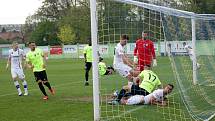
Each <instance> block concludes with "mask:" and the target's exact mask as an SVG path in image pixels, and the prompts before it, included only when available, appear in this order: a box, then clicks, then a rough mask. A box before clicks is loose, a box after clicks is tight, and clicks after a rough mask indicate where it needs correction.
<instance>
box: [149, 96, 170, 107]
mask: <svg viewBox="0 0 215 121" xmlns="http://www.w3.org/2000/svg"><path fill="white" fill-rule="evenodd" d="M150 104H151V105H159V106H166V105H167V103H166V101H164V100H162V101H161V102H159V101H156V98H155V97H154V96H152V97H151V98H150Z"/></svg>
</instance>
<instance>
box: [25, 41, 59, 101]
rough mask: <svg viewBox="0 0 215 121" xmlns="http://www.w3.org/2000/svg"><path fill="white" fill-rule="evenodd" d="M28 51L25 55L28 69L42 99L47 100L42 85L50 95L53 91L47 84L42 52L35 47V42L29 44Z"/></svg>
mask: <svg viewBox="0 0 215 121" xmlns="http://www.w3.org/2000/svg"><path fill="white" fill-rule="evenodd" d="M29 48H30V51H29V52H28V53H27V54H26V62H27V64H28V67H29V68H31V69H32V70H33V72H34V76H35V79H36V82H37V83H38V86H39V88H40V90H41V92H42V93H43V94H44V97H43V99H44V100H47V99H48V95H47V93H46V91H45V88H44V86H43V85H45V86H47V87H48V88H49V91H50V92H51V94H53V95H54V93H55V92H54V89H53V88H52V87H51V85H50V83H49V82H48V78H47V74H46V69H45V67H46V64H45V60H46V58H45V56H44V53H43V50H41V49H40V48H37V47H36V44H35V42H30V43H29Z"/></svg>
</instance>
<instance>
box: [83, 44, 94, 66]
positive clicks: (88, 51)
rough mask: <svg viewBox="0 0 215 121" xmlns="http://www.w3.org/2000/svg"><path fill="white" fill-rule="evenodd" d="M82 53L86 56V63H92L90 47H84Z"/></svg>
mask: <svg viewBox="0 0 215 121" xmlns="http://www.w3.org/2000/svg"><path fill="white" fill-rule="evenodd" d="M83 53H84V54H86V59H87V60H86V61H87V62H92V61H93V57H92V56H93V55H92V46H89V45H87V46H85V47H84V52H83Z"/></svg>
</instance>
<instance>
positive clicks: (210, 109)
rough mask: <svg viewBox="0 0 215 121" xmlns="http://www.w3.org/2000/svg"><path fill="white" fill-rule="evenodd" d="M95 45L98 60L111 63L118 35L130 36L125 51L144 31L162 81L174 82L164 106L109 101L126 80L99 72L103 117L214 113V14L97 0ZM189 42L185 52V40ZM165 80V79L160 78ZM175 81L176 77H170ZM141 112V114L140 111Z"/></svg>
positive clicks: (195, 116)
mask: <svg viewBox="0 0 215 121" xmlns="http://www.w3.org/2000/svg"><path fill="white" fill-rule="evenodd" d="M97 18H98V21H97V22H98V23H97V26H98V44H99V48H98V49H99V51H100V52H101V53H100V56H101V57H102V58H103V60H102V61H104V62H106V64H107V65H112V64H113V63H112V62H113V55H114V48H115V46H116V45H117V43H119V41H120V36H121V35H122V34H126V35H128V36H129V38H130V39H129V40H128V43H127V45H126V46H125V50H126V54H127V55H128V57H129V58H130V59H131V60H133V51H134V47H135V42H136V40H137V39H140V38H142V32H149V33H150V34H149V35H148V36H149V38H148V39H150V40H152V41H153V43H154V46H155V50H156V56H157V57H156V58H157V62H158V66H156V67H152V68H153V71H155V72H156V73H157V74H158V76H159V78H160V79H161V80H162V84H163V85H165V84H168V83H173V84H174V85H175V86H176V89H174V91H173V94H170V95H169V96H168V97H167V98H168V102H167V103H168V105H167V106H158V105H156V106H151V105H141V106H140V105H134V106H127V105H109V104H108V102H109V101H110V100H111V99H110V98H112V94H113V93H114V91H115V90H118V91H120V90H121V88H122V86H123V85H126V84H127V79H126V78H123V77H122V76H120V75H119V73H117V72H114V74H112V75H108V76H107V75H106V76H100V77H99V87H100V90H99V92H100V113H101V119H102V120H142V119H146V120H192V119H195V120H210V119H212V118H213V117H214V112H215V110H214V109H215V107H214V104H215V102H214V101H215V97H214V96H213V92H214V91H215V89H214V80H215V76H214V74H213V72H215V66H214V65H215V56H214V54H215V51H214V50H215V16H214V15H204V14H195V13H193V12H187V11H183V10H178V9H173V8H169V7H164V6H158V5H156V4H153V3H144V2H139V1H135V0H108V1H106V0H98V2H97ZM183 43H185V44H186V45H189V46H190V47H191V48H188V49H192V51H190V52H189V50H188V49H186V47H185V45H184V44H183ZM163 80H167V81H163ZM170 80H175V81H170ZM141 112H142V113H144V114H146V115H141V114H142V113H141Z"/></svg>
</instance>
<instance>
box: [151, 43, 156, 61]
mask: <svg viewBox="0 0 215 121" xmlns="http://www.w3.org/2000/svg"><path fill="white" fill-rule="evenodd" d="M151 50H152V57H153V59H155V58H156V56H155V47H154V43H153V42H152V46H151Z"/></svg>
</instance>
